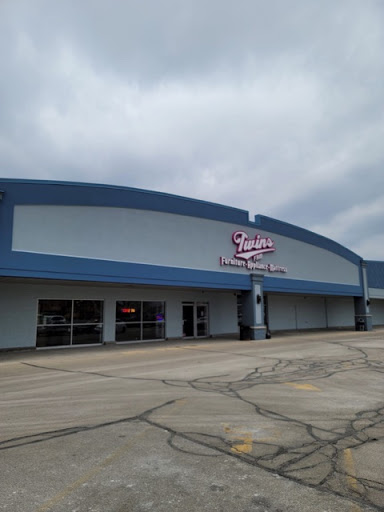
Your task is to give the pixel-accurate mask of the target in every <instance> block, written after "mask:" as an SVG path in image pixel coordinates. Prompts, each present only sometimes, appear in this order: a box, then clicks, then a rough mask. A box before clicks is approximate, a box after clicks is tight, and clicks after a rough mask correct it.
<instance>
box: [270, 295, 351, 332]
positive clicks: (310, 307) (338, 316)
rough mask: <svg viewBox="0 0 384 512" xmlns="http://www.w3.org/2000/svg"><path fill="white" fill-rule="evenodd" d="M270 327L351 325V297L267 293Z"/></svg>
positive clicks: (288, 328)
mask: <svg viewBox="0 0 384 512" xmlns="http://www.w3.org/2000/svg"><path fill="white" fill-rule="evenodd" d="M268 311H269V328H270V329H271V330H272V331H278V330H292V329H323V328H327V327H329V328H332V327H333V328H335V327H352V326H354V324H355V316H354V315H355V313H354V303H353V298H352V297H346V298H344V297H343V298H338V297H334V298H333V297H331V298H330V297H327V298H324V297H313V296H305V297H304V296H298V295H291V296H289V295H273V294H270V295H268Z"/></svg>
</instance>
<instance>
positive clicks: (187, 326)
mask: <svg viewBox="0 0 384 512" xmlns="http://www.w3.org/2000/svg"><path fill="white" fill-rule="evenodd" d="M194 316H195V315H194V304H183V338H193V336H194V335H195V325H194V324H195V322H194Z"/></svg>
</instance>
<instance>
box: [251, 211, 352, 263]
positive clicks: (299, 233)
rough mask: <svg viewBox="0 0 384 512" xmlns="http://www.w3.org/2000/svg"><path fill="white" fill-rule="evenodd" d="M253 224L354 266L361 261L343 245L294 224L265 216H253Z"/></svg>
mask: <svg viewBox="0 0 384 512" xmlns="http://www.w3.org/2000/svg"><path fill="white" fill-rule="evenodd" d="M255 224H256V226H258V227H260V228H261V229H263V230H265V231H271V232H272V233H276V234H278V235H282V236H286V237H288V238H294V239H295V240H300V241H302V242H305V243H307V244H312V245H315V246H316V247H320V248H322V249H326V250H327V251H330V252H333V253H335V254H338V255H339V256H342V257H343V258H345V259H346V260H349V261H351V262H352V263H355V264H356V265H360V263H361V261H362V258H361V256H359V255H358V254H356V253H354V252H353V251H351V250H350V249H347V248H346V247H344V246H343V245H341V244H339V243H338V242H335V241H334V240H331V239H330V238H327V237H325V236H323V235H318V234H317V233H314V232H313V231H310V230H309V229H305V228H301V227H299V226H295V225H294V224H289V223H288V222H284V221H281V220H277V219H273V218H271V217H266V216H265V215H255Z"/></svg>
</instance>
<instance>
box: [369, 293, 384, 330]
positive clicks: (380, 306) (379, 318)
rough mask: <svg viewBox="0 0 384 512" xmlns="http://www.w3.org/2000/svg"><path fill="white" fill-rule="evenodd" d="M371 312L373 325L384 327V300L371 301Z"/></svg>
mask: <svg viewBox="0 0 384 512" xmlns="http://www.w3.org/2000/svg"><path fill="white" fill-rule="evenodd" d="M370 311H371V314H372V323H373V325H384V300H379V299H373V300H371V305H370Z"/></svg>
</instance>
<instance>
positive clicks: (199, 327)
mask: <svg viewBox="0 0 384 512" xmlns="http://www.w3.org/2000/svg"><path fill="white" fill-rule="evenodd" d="M196 336H197V337H204V336H208V304H202V303H197V304H196Z"/></svg>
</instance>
